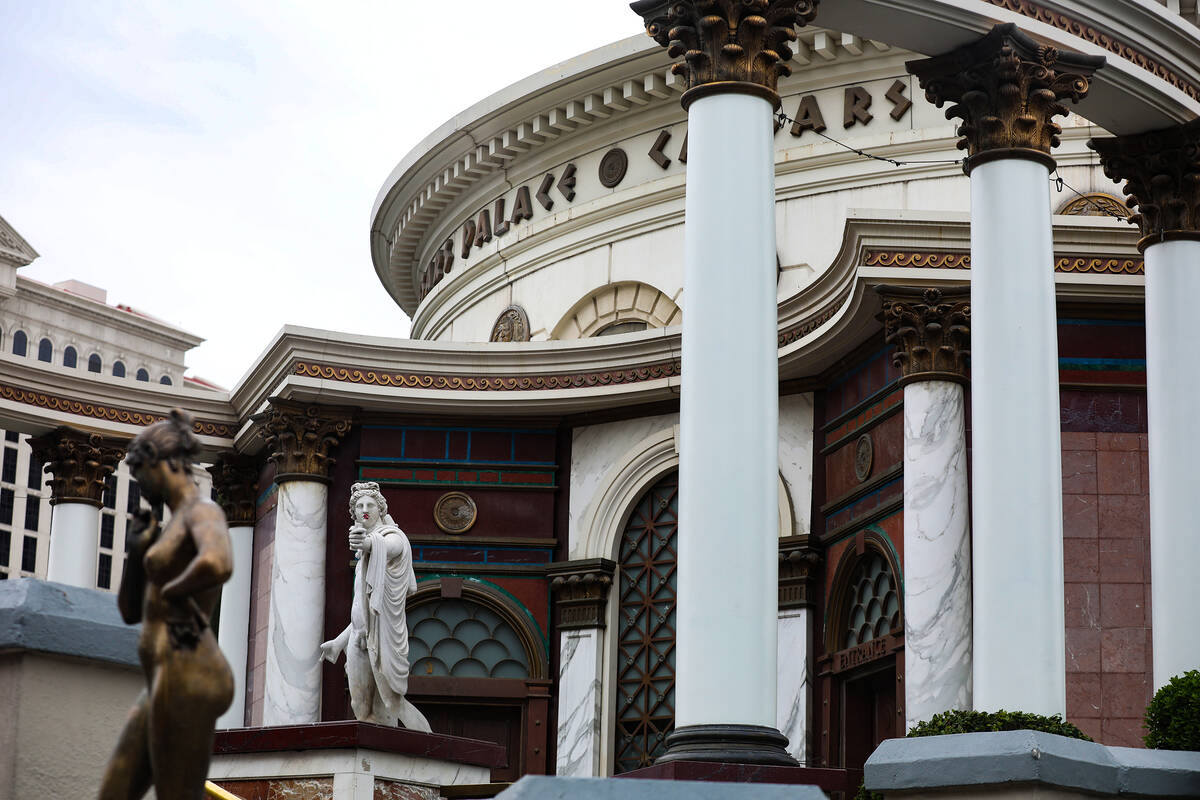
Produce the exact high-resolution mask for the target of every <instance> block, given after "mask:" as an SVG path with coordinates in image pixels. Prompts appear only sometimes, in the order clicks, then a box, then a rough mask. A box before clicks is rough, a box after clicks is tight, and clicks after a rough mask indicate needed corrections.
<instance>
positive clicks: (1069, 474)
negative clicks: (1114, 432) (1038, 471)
mask: <svg viewBox="0 0 1200 800" xmlns="http://www.w3.org/2000/svg"><path fill="white" fill-rule="evenodd" d="M1062 477H1063V493H1064V494H1095V493H1096V452H1095V450H1065V449H1064V450H1063V454H1062Z"/></svg>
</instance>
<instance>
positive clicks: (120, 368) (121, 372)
mask: <svg viewBox="0 0 1200 800" xmlns="http://www.w3.org/2000/svg"><path fill="white" fill-rule="evenodd" d="M113 377H114V378H124V377H125V365H124V364H123V363H121V362H120V361H114V362H113Z"/></svg>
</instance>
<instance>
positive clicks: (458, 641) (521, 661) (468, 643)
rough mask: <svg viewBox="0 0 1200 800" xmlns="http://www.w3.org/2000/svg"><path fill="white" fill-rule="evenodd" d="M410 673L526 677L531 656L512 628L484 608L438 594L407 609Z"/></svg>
mask: <svg viewBox="0 0 1200 800" xmlns="http://www.w3.org/2000/svg"><path fill="white" fill-rule="evenodd" d="M408 625H409V631H410V633H409V640H408V659H409V662H410V663H411V664H412V674H413V675H441V676H449V677H453V678H528V677H529V659H528V657H527V656H526V654H525V648H524V647H523V646H522V645H521V639H520V637H519V636H518V635H517V632H516V630H515V629H514V628H513V627H512V625H511V624H509V623H508V622H507V621H506V620H505V619H504V618H503V617H501V616H500V615H499V614H497V613H496V612H495V611H492V610H491V609H490V608H487V607H486V606H482V605H480V604H478V603H474V602H472V601H470V600H467V599H463V598H453V599H450V598H440V599H437V600H434V601H432V602H429V603H422V604H421V605H419V606H416V607H414V608H411V609H409V611H408Z"/></svg>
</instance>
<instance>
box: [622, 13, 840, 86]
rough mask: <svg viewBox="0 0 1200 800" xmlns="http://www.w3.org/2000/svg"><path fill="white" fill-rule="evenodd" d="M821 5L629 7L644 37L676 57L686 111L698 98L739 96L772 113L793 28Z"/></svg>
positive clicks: (786, 70)
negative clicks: (761, 102) (763, 103)
mask: <svg viewBox="0 0 1200 800" xmlns="http://www.w3.org/2000/svg"><path fill="white" fill-rule="evenodd" d="M819 3H820V0H638V1H637V2H634V3H630V8H632V9H633V11H634V13H636V14H638V15H639V16H640V17H641V18H642V20H643V21H644V22H645V23H646V33H648V34H650V37H651V38H653V39H654V41H656V42H658V43H659V44H660V45H662V46H663V47H666V48H667V53H668V54H669V55H670V56H671V57H672V58H680V59H681V60H679V61H677V62H676V63H675V64H674V66H672V67H671V71H672V72H673V73H675V74H676V75H679V76H681V77H683V78H684V79H685V80H686V82H687V90H686V91H685V92H684V93H683V98H682V103H683V107H684V108H685V109H686V108H687V107H688V106H689V105H690V104H691V103H692V102H693V101H695V100H696V98H698V97H702V96H704V95H705V94H712V93H716V92H742V93H746V94H755V95H758V96H760V97H764V98H766V99H767V100H769V101H770V102H771V104H772V105H774V106H775V107H776V108H778V107H779V94H778V93H777V92H776V87H777V86H778V84H779V79H780V78H781V77H785V76H787V75H791V74H792V70H791V67H789V66H788V63H787V62H788V61H790V60H791V59H792V49H791V47H790V46H789V45H790V43H791V42H792V41H795V39H796V28H798V27H802V26H804V25H807V24H808V23H810V22H812V21H813V19H814V18H816V16H817V5H818V4H819Z"/></svg>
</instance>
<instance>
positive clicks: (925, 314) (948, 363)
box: [877, 286, 971, 383]
mask: <svg viewBox="0 0 1200 800" xmlns="http://www.w3.org/2000/svg"><path fill="white" fill-rule="evenodd" d="M877 291H878V292H879V294H880V296H881V297H882V298H883V312H882V313H881V314H880V317H881V318H882V320H883V326H884V334H885V336H886V337H887V343H888V344H889V345H893V346H895V347H896V352H895V354H894V356H893V357H892V363H893V364H895V366H896V367H897V368H898V369H899V370H900V372H901V376H902V377H901V383H909V382H912V381H914V380H949V381H959V382H962V381H965V380H966V374H967V358H968V357H969V356H970V354H971V351H970V340H971V290H970V287H968V286H962V287H955V288H940V289H939V288H933V287H930V288H925V289H922V288H919V287H912V286H880V287H878V289H877Z"/></svg>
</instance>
